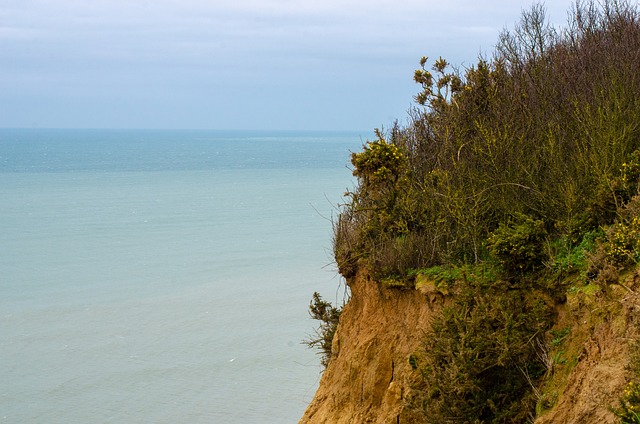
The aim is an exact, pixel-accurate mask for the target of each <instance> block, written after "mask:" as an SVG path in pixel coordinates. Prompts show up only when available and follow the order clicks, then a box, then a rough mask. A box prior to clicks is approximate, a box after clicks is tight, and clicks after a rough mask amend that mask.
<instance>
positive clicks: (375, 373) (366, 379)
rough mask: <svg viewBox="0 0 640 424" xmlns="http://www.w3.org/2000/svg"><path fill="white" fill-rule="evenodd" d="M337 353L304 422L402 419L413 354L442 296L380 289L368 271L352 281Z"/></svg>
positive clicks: (384, 421)
mask: <svg viewBox="0 0 640 424" xmlns="http://www.w3.org/2000/svg"><path fill="white" fill-rule="evenodd" d="M349 286H350V288H351V299H350V300H349V302H348V303H347V305H345V307H344V309H343V312H342V315H341V317H340V325H339V327H338V331H337V332H336V336H335V338H334V341H333V357H332V359H331V362H330V364H329V366H328V367H327V369H326V370H325V372H324V373H323V375H322V379H321V380H320V387H319V389H318V391H317V393H316V395H315V397H314V399H313V401H312V402H311V404H310V405H309V407H308V408H307V411H306V412H305V414H304V417H303V418H302V420H301V421H300V423H336V424H337V423H349V424H353V423H398V422H402V421H401V419H400V417H401V412H402V408H403V398H404V397H405V396H406V395H407V390H409V387H408V386H409V385H408V383H409V378H410V374H411V365H410V364H409V356H410V355H411V354H412V353H413V352H414V351H415V350H416V347H417V346H418V344H419V343H420V342H421V341H422V340H423V338H424V337H423V332H424V328H426V326H427V324H428V321H429V318H430V316H431V315H432V314H433V311H434V309H437V308H438V303H440V302H439V299H438V296H437V295H436V294H435V293H433V294H428V293H427V294H425V293H423V292H421V291H417V290H398V289H390V288H385V287H382V286H381V285H380V284H377V283H376V282H374V281H371V280H370V278H369V277H368V276H367V275H366V274H365V273H360V274H359V275H358V276H357V277H356V278H354V279H353V280H351V281H350V282H349Z"/></svg>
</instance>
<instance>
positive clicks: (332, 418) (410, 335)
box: [300, 272, 640, 424]
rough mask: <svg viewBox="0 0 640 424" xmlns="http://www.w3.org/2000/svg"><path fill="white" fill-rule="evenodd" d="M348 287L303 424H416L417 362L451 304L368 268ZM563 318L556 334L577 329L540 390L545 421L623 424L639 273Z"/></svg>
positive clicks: (586, 298)
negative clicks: (376, 276) (392, 283)
mask: <svg viewBox="0 0 640 424" xmlns="http://www.w3.org/2000/svg"><path fill="white" fill-rule="evenodd" d="M349 287H350V288H351V298H350V300H349V302H348V303H347V304H346V305H345V307H344V309H343V312H342V316H341V318H340V324H339V327H338V330H337V332H336V336H335V338H334V341H333V353H332V359H331V362H330V364H329V366H328V367H327V369H326V370H325V371H324V373H323V375H322V378H321V381H320V386H319V388H318V391H317V392H316V394H315V397H314V399H313V401H312V402H311V404H310V405H309V407H308V408H307V410H306V412H305V414H304V416H303V417H302V419H301V420H300V423H301V424H320V423H332V424H333V423H336V424H339V423H349V424H357V423H380V424H382V423H385V424H386V423H394V424H397V423H412V422H414V420H413V419H412V418H411V413H410V411H408V410H407V408H408V407H407V406H406V400H407V399H409V398H410V395H411V380H412V378H416V371H413V370H412V367H411V364H410V361H409V358H410V356H411V355H412V354H413V353H415V352H416V349H417V348H418V347H419V345H420V344H421V343H423V342H424V340H425V337H424V335H425V329H427V328H429V322H430V319H431V318H432V317H433V316H434V314H435V313H438V311H439V310H440V309H441V308H442V306H443V304H444V303H445V301H446V299H445V298H444V296H443V295H442V294H441V293H439V292H438V291H437V290H435V288H434V287H433V286H429V284H424V285H421V287H420V289H418V290H399V289H393V288H386V287H384V286H383V285H381V284H378V283H377V282H375V281H373V280H372V279H371V278H370V276H369V275H368V274H367V273H366V272H359V273H358V275H357V276H356V277H355V278H353V279H351V280H350V281H349ZM557 313H558V318H557V321H556V322H557V324H556V326H555V328H568V329H570V331H569V335H570V336H569V337H568V338H567V340H566V341H564V342H562V344H560V345H558V346H556V347H555V348H554V349H555V350H553V349H552V350H551V351H550V352H549V354H550V355H551V356H552V357H550V358H548V360H549V361H550V364H551V365H552V368H551V371H550V373H551V375H550V378H549V380H548V381H547V383H546V384H545V386H544V387H540V388H537V390H538V391H539V396H540V397H541V398H540V401H539V404H538V411H537V412H538V414H539V418H538V419H537V420H536V424H551V423H558V424H559V423H562V424H566V423H576V424H577V423H611V424H613V423H615V422H616V419H615V416H614V414H613V413H612V412H611V407H612V406H613V407H615V406H617V401H618V399H619V397H620V394H621V392H622V390H623V388H624V386H625V384H626V382H627V381H629V379H630V378H631V377H632V372H631V371H630V369H629V365H630V364H631V362H632V357H633V352H632V350H633V349H632V346H633V342H634V341H635V340H638V336H639V331H638V327H639V326H640V276H638V274H637V273H634V274H633V275H631V276H629V277H627V278H626V279H625V280H624V282H621V284H616V285H612V286H610V287H609V289H608V291H607V293H605V292H604V291H596V292H584V291H581V290H578V291H576V292H574V293H571V294H569V295H568V296H567V300H566V302H563V303H560V304H558V305H557ZM554 361H556V363H554Z"/></svg>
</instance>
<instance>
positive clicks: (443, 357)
mask: <svg viewBox="0 0 640 424" xmlns="http://www.w3.org/2000/svg"><path fill="white" fill-rule="evenodd" d="M572 12H573V13H572V19H570V21H569V23H568V25H567V27H566V28H562V29H557V28H554V27H551V26H549V25H548V24H547V23H546V20H545V16H544V9H543V8H542V7H541V6H534V7H533V8H532V9H531V10H529V11H527V12H525V13H523V16H522V18H521V21H520V22H519V24H518V25H517V26H516V27H515V28H514V29H513V30H511V31H504V32H503V33H502V34H501V36H500V39H499V40H498V44H497V47H496V50H495V52H494V54H493V56H492V57H491V58H490V59H488V58H480V59H479V60H478V62H477V64H476V65H475V66H472V67H470V68H468V69H465V70H463V71H462V70H460V69H457V68H453V67H452V66H451V65H450V64H449V63H447V61H446V60H445V59H443V58H438V59H437V60H435V61H433V62H432V65H431V66H430V67H429V65H428V64H429V63H430V61H429V59H428V58H426V57H423V58H422V59H421V60H420V69H418V70H417V71H415V74H414V80H415V81H416V82H417V83H418V84H419V85H420V87H421V89H420V92H419V93H418V94H417V95H416V98H415V100H416V102H417V106H416V107H415V108H414V109H412V110H411V111H410V112H409V119H408V123H407V124H406V125H399V124H396V125H394V126H393V127H392V128H391V129H389V130H387V131H384V130H379V131H376V139H375V140H373V141H369V142H367V143H366V144H365V145H364V146H363V149H362V151H361V152H357V153H353V154H352V157H351V163H352V165H353V173H354V175H355V176H356V177H357V178H358V185H357V187H356V188H355V189H354V190H353V191H352V192H350V193H347V198H346V203H345V205H344V206H343V207H342V209H341V213H340V215H339V217H338V219H337V220H336V222H335V225H334V254H335V260H336V264H337V266H338V270H339V271H340V273H341V274H342V276H343V277H344V278H345V279H346V282H347V287H348V288H349V290H350V298H349V300H348V302H347V303H346V304H345V305H344V306H343V307H342V309H341V310H340V308H337V307H331V305H329V304H327V303H326V302H325V303H322V302H320V299H319V298H314V301H313V302H312V311H315V312H314V316H315V317H316V318H318V319H320V320H321V321H323V325H322V326H321V327H320V331H319V334H320V337H319V339H318V340H315V341H312V342H311V343H310V344H311V345H312V346H315V347H319V348H320V349H321V351H322V352H323V353H324V355H325V357H324V359H325V363H326V364H327V368H326V370H325V371H324V373H323V376H322V379H321V382H320V387H319V389H318V391H317V393H316V396H315V397H314V399H313V401H312V402H311V404H310V405H309V407H308V409H307V411H306V412H305V415H304V417H303V418H302V419H301V421H300V422H301V423H309V424H311V423H422V422H428V423H450V422H460V423H466V422H478V423H513V422H516V423H520V422H522V423H525V422H536V423H586V422H598V423H614V422H623V423H627V422H629V423H640V415H638V412H636V411H640V344H639V343H638V340H639V339H638V337H639V331H638V329H639V327H638V325H639V319H640V315H639V314H638V312H639V311H638V308H640V299H639V296H640V271H639V269H640V268H639V267H638V264H640V193H639V187H640V185H639V184H640V13H639V12H638V9H637V7H636V6H634V5H632V4H629V3H626V2H623V1H615V0H611V1H605V2H603V3H595V2H580V3H578V4H577V6H576V7H575V9H574V10H573V11H572ZM319 302H320V303H319ZM314 308H315V309H314ZM329 311H331V313H329ZM338 317H339V321H338Z"/></svg>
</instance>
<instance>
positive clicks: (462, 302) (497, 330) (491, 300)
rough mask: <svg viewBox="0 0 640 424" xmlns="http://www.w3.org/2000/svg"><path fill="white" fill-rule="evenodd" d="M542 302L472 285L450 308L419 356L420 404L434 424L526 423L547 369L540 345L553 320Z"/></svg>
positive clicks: (417, 391)
mask: <svg viewBox="0 0 640 424" xmlns="http://www.w3.org/2000/svg"><path fill="white" fill-rule="evenodd" d="M542 299H544V297H543V296H537V295H534V296H530V295H527V294H525V293H524V292H522V291H519V290H512V291H506V292H505V291H495V290H486V288H483V289H479V288H474V287H471V286H468V287H466V288H464V289H463V291H462V292H461V293H460V294H459V295H457V296H456V297H455V298H454V303H453V305H451V306H448V307H446V308H444V310H443V311H442V314H441V315H439V316H437V317H436V318H435V319H434V321H433V323H432V327H431V330H430V332H429V334H428V335H427V338H426V339H425V342H424V345H423V348H422V353H421V354H420V355H415V356H414V357H413V358H414V362H415V361H416V358H421V361H419V362H418V364H417V367H418V368H419V369H420V371H421V374H422V380H421V381H420V384H418V385H417V386H416V387H414V393H415V396H416V398H415V399H413V403H414V405H423V406H422V408H423V414H424V416H425V417H428V420H429V422H492V423H510V422H525V421H526V420H527V418H528V416H529V414H530V413H531V411H532V410H533V409H534V408H535V403H536V399H535V395H534V391H533V388H532V385H533V384H535V383H536V382H539V381H540V378H541V377H542V376H543V375H544V373H545V371H546V368H545V365H544V364H543V363H541V361H540V360H539V359H538V356H537V354H536V348H537V347H536V346H537V345H536V344H535V342H534V341H535V338H536V337H539V336H540V334H543V333H544V331H545V330H546V329H547V328H548V327H549V325H550V322H551V318H552V308H551V307H550V306H549V305H548V304H546V303H545V302H544V301H543V300H542ZM421 397H422V398H421ZM414 408H415V406H414Z"/></svg>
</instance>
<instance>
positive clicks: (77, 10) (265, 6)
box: [0, 0, 572, 130]
mask: <svg viewBox="0 0 640 424" xmlns="http://www.w3.org/2000/svg"><path fill="white" fill-rule="evenodd" d="M531 4H532V3H531V1H520V0H487V1H479V0H451V1H444V0H441V1H434V0H321V1H320V0H306V1H303V0H224V1H223V0H0V128H127V129H128V128H150V129H156V128H158V129H163V128H167V129H169V128H171V129H238V130H371V129H373V128H379V127H384V126H386V127H388V126H389V125H391V124H392V123H393V121H395V120H398V121H400V122H403V121H404V120H405V119H406V116H407V111H408V110H409V108H410V107H412V105H414V104H415V103H414V102H413V96H414V95H415V94H416V93H417V92H418V88H419V87H418V86H417V85H416V84H415V83H414V82H413V79H412V78H413V71H414V70H415V69H417V68H418V66H419V63H418V62H419V60H420V58H421V57H422V56H428V57H429V58H431V59H432V60H433V59H437V58H438V57H439V56H442V57H444V58H445V59H447V60H448V61H449V62H450V63H453V64H455V65H458V66H461V67H463V68H464V67H465V66H470V65H473V63H474V62H475V61H476V59H477V58H478V55H479V54H481V53H482V54H485V55H490V53H491V52H492V51H493V48H494V46H495V43H496V41H497V39H498V34H499V33H500V32H501V31H502V30H503V29H505V28H513V26H514V24H515V23H516V22H517V21H518V20H519V17H520V16H521V13H522V11H523V10H527V9H529V8H530V6H531ZM571 5H572V1H570V0H549V1H547V4H546V9H547V13H548V18H549V21H550V22H551V23H553V24H556V25H563V24H564V23H565V22H566V21H567V12H568V11H569V10H570V8H571Z"/></svg>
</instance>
